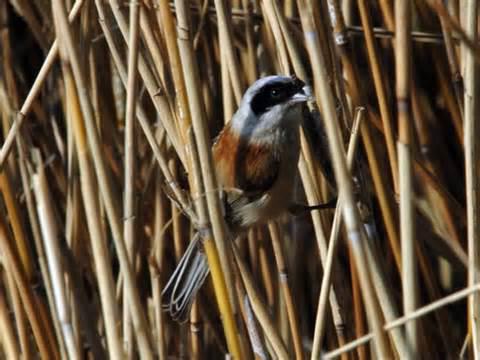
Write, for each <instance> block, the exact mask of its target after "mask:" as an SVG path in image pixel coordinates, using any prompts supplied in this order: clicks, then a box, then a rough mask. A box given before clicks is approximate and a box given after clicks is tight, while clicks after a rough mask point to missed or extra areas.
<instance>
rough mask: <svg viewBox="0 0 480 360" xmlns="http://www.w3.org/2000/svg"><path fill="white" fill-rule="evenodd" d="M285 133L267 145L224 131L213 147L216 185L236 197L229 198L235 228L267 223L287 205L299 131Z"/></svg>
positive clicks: (293, 179)
mask: <svg viewBox="0 0 480 360" xmlns="http://www.w3.org/2000/svg"><path fill="white" fill-rule="evenodd" d="M287 130H288V131H281V132H280V131H279V133H278V134H276V136H273V137H272V138H271V139H269V141H251V139H248V138H242V137H241V136H238V135H236V134H235V133H234V132H232V131H230V130H229V129H228V127H226V129H224V130H223V131H222V133H221V134H220V136H219V138H218V140H217V141H216V143H215V144H214V147H213V156H214V161H215V168H216V172H217V177H218V180H219V185H221V186H222V187H223V189H224V191H226V192H227V194H228V193H229V192H234V193H235V195H232V196H230V197H229V198H230V200H229V205H230V206H231V211H232V212H233V215H232V218H233V219H234V222H235V225H237V226H240V227H242V228H246V227H249V226H251V225H253V224H255V223H258V222H265V221H268V220H270V219H272V218H275V217H277V216H279V215H280V214H281V213H282V212H283V211H284V210H285V209H286V207H287V206H288V205H289V204H290V202H291V198H292V193H293V186H294V181H295V177H296V168H297V163H298V156H299V148H300V145H299V136H298V128H297V129H287ZM238 193H242V194H243V195H241V196H240V198H239V196H238ZM231 199H234V200H231ZM237 226H235V227H237Z"/></svg>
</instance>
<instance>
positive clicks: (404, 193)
mask: <svg viewBox="0 0 480 360" xmlns="http://www.w3.org/2000/svg"><path fill="white" fill-rule="evenodd" d="M410 4H411V2H410V1H396V2H395V33H396V37H395V55H396V57H395V59H396V62H395V65H396V66H395V69H396V81H397V84H396V96H397V109H398V127H399V129H398V134H399V136H398V142H397V152H398V166H399V168H398V174H399V186H400V187H399V190H400V236H401V239H400V240H401V244H402V291H403V311H404V314H405V315H408V314H409V313H411V312H412V311H415V308H416V306H417V271H416V256H415V244H414V242H415V216H414V215H415V210H414V203H413V201H414V193H413V173H412V140H411V138H412V135H411V132H412V130H411V110H410V109H411V102H410V89H411V76H412V72H411V62H410V56H411V55H410V51H411V39H410V37H409V35H410V28H411V6H410ZM406 339H407V342H408V348H409V353H408V358H410V359H416V358H417V357H418V356H419V348H418V346H419V344H418V334H417V323H416V321H410V322H409V323H408V324H407V326H406Z"/></svg>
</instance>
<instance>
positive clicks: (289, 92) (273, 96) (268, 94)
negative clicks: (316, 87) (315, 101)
mask: <svg viewBox="0 0 480 360" xmlns="http://www.w3.org/2000/svg"><path fill="white" fill-rule="evenodd" d="M304 86H305V83H304V82H303V81H302V80H300V79H298V78H296V77H295V76H292V79H291V81H287V82H286V81H278V82H272V83H269V84H266V85H265V86H263V87H262V88H261V89H260V90H259V91H258V92H257V94H255V96H254V97H253V98H252V101H251V104H250V106H251V108H252V111H253V112H254V113H255V115H261V114H263V113H264V112H266V111H267V110H269V109H270V108H272V107H273V106H275V105H278V104H281V103H283V102H285V101H287V100H288V99H290V98H291V97H292V96H293V95H295V94H297V93H299V92H303V90H302V89H303V87H304Z"/></svg>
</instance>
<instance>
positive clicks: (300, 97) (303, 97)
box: [290, 88, 312, 104]
mask: <svg viewBox="0 0 480 360" xmlns="http://www.w3.org/2000/svg"><path fill="white" fill-rule="evenodd" d="M304 89H305V88H304ZM310 100H312V95H311V94H309V93H308V91H304V90H303V89H302V91H301V92H297V93H296V94H295V95H293V96H292V97H291V98H290V103H292V104H298V103H304V102H307V101H310Z"/></svg>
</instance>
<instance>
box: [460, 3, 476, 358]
mask: <svg viewBox="0 0 480 360" xmlns="http://www.w3.org/2000/svg"><path fill="white" fill-rule="evenodd" d="M464 6H465V30H466V34H467V36H469V37H470V38H472V39H474V41H475V42H476V39H477V38H478V35H477V34H478V29H477V26H478V23H477V21H478V2H477V1H475V0H469V1H467V2H466V4H465V5H464ZM463 54H464V59H463V64H464V66H465V74H464V78H465V81H464V82H465V93H464V107H465V109H464V116H465V119H464V120H465V122H464V137H465V141H464V144H465V188H466V197H467V238H468V285H469V286H473V285H474V284H476V283H478V282H479V281H480V276H479V275H478V271H477V269H478V268H479V267H480V245H479V241H480V239H479V236H480V219H479V216H480V209H479V205H480V204H479V198H478V191H479V181H478V170H479V169H478V150H479V145H478V131H479V126H478V119H477V115H478V94H479V89H478V86H479V84H478V79H477V77H478V73H477V69H478V66H477V64H476V63H475V53H474V52H473V51H472V50H471V49H470V48H465V49H464V51H463ZM479 312H480V296H479V294H477V293H474V294H472V295H471V296H470V297H469V299H468V319H469V332H470V333H471V335H472V336H471V338H472V350H473V354H474V358H475V359H479V358H480V321H479V319H478V313H479Z"/></svg>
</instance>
